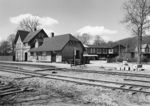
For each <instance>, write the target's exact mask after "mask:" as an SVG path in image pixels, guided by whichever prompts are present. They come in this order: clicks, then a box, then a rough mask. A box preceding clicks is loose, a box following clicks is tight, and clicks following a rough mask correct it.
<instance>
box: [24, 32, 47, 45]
mask: <svg viewBox="0 0 150 106" xmlns="http://www.w3.org/2000/svg"><path fill="white" fill-rule="evenodd" d="M39 33H43V35H44V36H45V37H48V35H47V34H46V33H45V31H44V30H43V29H40V30H37V31H34V32H30V33H29V34H28V35H27V37H26V38H25V39H24V41H23V42H24V43H27V42H30V41H31V40H33V39H34V38H35V37H36V36H37V35H38V34H39Z"/></svg>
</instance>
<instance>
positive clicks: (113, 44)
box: [87, 43, 124, 48]
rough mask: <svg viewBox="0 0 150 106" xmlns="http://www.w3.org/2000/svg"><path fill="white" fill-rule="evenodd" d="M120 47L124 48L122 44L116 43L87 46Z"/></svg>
mask: <svg viewBox="0 0 150 106" xmlns="http://www.w3.org/2000/svg"><path fill="white" fill-rule="evenodd" d="M119 45H120V46H122V47H124V45H122V44H115V43H112V44H103V45H87V46H88V47H91V48H114V47H116V46H119Z"/></svg>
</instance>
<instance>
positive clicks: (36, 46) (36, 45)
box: [35, 40, 39, 48]
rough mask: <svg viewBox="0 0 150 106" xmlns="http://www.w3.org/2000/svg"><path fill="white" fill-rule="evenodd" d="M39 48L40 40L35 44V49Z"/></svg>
mask: <svg viewBox="0 0 150 106" xmlns="http://www.w3.org/2000/svg"><path fill="white" fill-rule="evenodd" d="M38 47H39V42H38V40H36V42H35V48H38Z"/></svg>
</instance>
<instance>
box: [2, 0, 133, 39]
mask: <svg viewBox="0 0 150 106" xmlns="http://www.w3.org/2000/svg"><path fill="white" fill-rule="evenodd" d="M124 1H125V0H0V40H5V39H6V38H7V37H8V35H10V34H12V33H16V31H17V28H18V24H19V22H20V21H21V20H22V19H23V18H25V17H30V18H32V17H36V18H38V20H39V22H40V23H41V25H42V26H41V28H43V29H44V30H45V31H46V32H47V34H50V32H54V33H55V35H61V34H65V33H71V34H73V35H77V34H79V35H82V34H83V33H88V34H91V35H92V36H95V35H100V36H101V37H102V38H103V39H104V40H106V41H116V40H120V39H123V38H127V37H130V36H131V34H130V32H129V31H128V30H127V29H126V26H125V25H123V24H121V21H122V20H123V17H124V13H123V10H122V5H123V2H124Z"/></svg>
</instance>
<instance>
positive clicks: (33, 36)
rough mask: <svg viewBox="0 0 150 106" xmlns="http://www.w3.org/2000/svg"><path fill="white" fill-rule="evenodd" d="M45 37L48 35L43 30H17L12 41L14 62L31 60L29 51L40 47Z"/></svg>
mask: <svg viewBox="0 0 150 106" xmlns="http://www.w3.org/2000/svg"><path fill="white" fill-rule="evenodd" d="M47 37H48V35H47V34H46V33H45V31H44V30H43V29H40V30H35V31H34V32H28V31H23V30H18V31H17V33H16V37H15V40H14V44H15V60H16V61H30V60H31V58H30V53H29V50H30V49H32V48H37V47H39V46H40V45H42V44H43V40H44V38H47Z"/></svg>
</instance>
